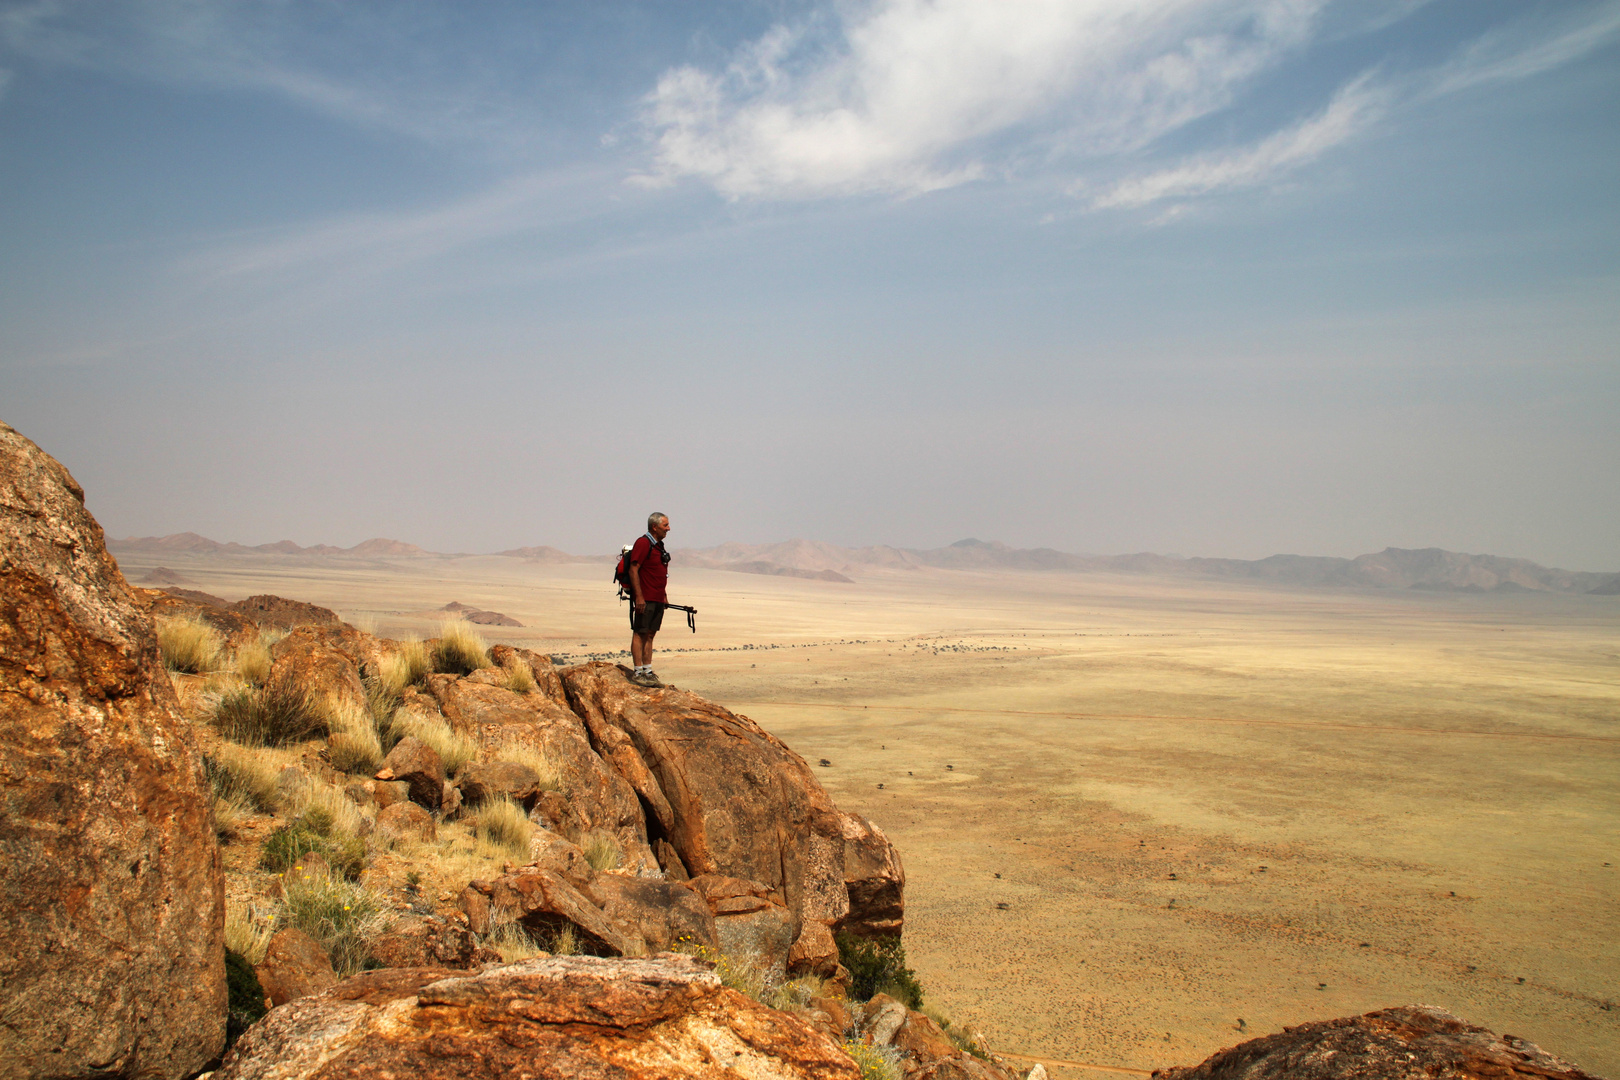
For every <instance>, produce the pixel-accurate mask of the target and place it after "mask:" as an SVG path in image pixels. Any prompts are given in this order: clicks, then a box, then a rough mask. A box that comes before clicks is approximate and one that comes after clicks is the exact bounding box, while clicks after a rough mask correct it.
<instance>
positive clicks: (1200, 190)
mask: <svg viewBox="0 0 1620 1080" xmlns="http://www.w3.org/2000/svg"><path fill="white" fill-rule="evenodd" d="M1389 100H1390V91H1389V89H1388V88H1387V87H1378V86H1375V85H1373V83H1372V76H1371V75H1370V74H1368V75H1363V76H1362V77H1361V78H1359V79H1357V80H1355V81H1354V82H1352V83H1350V84H1349V85H1348V86H1346V87H1344V88H1343V89H1341V90H1340V91H1339V92H1338V93H1337V94H1335V95H1334V97H1333V100H1332V101H1331V102H1329V103H1328V106H1327V108H1325V109H1323V110H1322V111H1321V112H1320V113H1318V114H1317V115H1316V116H1313V117H1311V118H1310V119H1308V120H1305V121H1302V122H1301V123H1298V124H1295V125H1294V126H1293V127H1290V128H1285V129H1283V130H1282V131H1279V132H1276V133H1275V134H1273V135H1271V136H1268V137H1267V138H1265V139H1264V140H1262V141H1261V142H1259V143H1258V144H1256V145H1255V146H1252V147H1249V148H1247V149H1243V150H1237V151H1232V152H1227V153H1219V154H1209V155H1204V156H1201V157H1197V158H1193V159H1191V160H1189V161H1186V162H1183V163H1182V164H1180V165H1176V166H1174V167H1173V168H1169V169H1163V170H1161V171H1159V172H1155V173H1149V174H1148V175H1146V176H1139V177H1134V178H1132V179H1129V180H1125V181H1122V182H1120V183H1118V184H1115V185H1114V186H1113V187H1112V188H1111V189H1109V190H1108V191H1107V192H1106V193H1105V194H1103V195H1100V196H1098V197H1097V198H1095V199H1093V200H1092V206H1094V207H1096V208H1098V209H1107V208H1130V207H1137V206H1146V205H1148V204H1149V203H1155V202H1159V201H1160V200H1162V199H1179V198H1187V197H1189V196H1194V195H1203V194H1206V193H1207V192H1211V191H1215V190H1217V189H1223V188H1227V189H1229V188H1241V187H1252V186H1254V185H1256V184H1261V183H1265V182H1267V181H1269V180H1272V179H1273V178H1275V177H1276V176H1278V175H1279V174H1281V173H1284V172H1286V171H1288V170H1290V169H1294V168H1298V167H1299V166H1301V165H1304V164H1305V163H1306V162H1309V161H1314V160H1315V159H1316V158H1318V157H1320V156H1321V155H1322V154H1324V153H1325V152H1327V151H1328V150H1331V149H1332V148H1334V147H1335V146H1338V145H1339V144H1341V143H1343V142H1345V141H1346V140H1348V139H1350V138H1351V137H1353V136H1354V135H1356V134H1358V133H1360V132H1361V131H1362V130H1363V129H1365V128H1366V127H1367V126H1368V125H1370V124H1371V123H1373V122H1374V121H1375V120H1377V119H1378V117H1379V116H1381V115H1382V114H1383V111H1384V109H1385V107H1386V106H1387V105H1388V103H1389Z"/></svg>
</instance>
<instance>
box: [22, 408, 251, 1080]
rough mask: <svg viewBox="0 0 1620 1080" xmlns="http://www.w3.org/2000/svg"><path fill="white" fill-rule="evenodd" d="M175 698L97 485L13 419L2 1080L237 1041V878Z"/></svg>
mask: <svg viewBox="0 0 1620 1080" xmlns="http://www.w3.org/2000/svg"><path fill="white" fill-rule="evenodd" d="M177 706H178V703H177V702H176V700H175V696H174V691H173V689H172V688H171V687H170V685H169V680H168V676H167V675H166V674H165V672H164V670H163V664H162V661H161V660H160V658H159V655H158V647H157V637H156V635H155V633H154V632H153V628H152V621H151V617H150V615H149V614H148V613H147V612H146V610H145V608H144V607H143V606H142V605H141V604H139V603H138V602H137V601H136V599H135V597H134V596H133V595H132V593H131V591H130V587H129V585H128V584H127V583H126V582H125V581H124V577H123V575H122V574H121V573H119V570H118V564H117V563H116V562H114V561H113V559H112V557H111V556H110V555H108V554H107V549H106V546H105V538H104V536H103V534H102V531H101V527H100V526H99V525H97V524H96V522H95V519H94V518H92V517H91V516H90V513H89V511H87V510H86V509H85V506H84V492H83V491H82V490H81V489H80V487H79V485H78V484H77V483H75V482H74V480H73V478H72V477H71V476H69V475H68V472H67V470H66V469H64V468H63V467H62V466H61V465H60V464H59V463H58V462H57V461H55V460H54V459H53V458H51V457H50V456H49V455H48V454H46V453H45V452H44V451H42V450H40V449H39V448H38V447H37V446H35V445H34V444H33V443H32V442H30V441H29V440H27V439H25V438H24V437H22V436H21V435H19V434H17V432H16V431H14V430H13V429H12V428H10V427H8V426H6V425H5V424H0V775H3V778H4V784H3V791H4V800H5V803H4V807H5V809H4V813H3V814H0V923H3V924H4V926H5V928H6V930H5V939H6V946H5V948H4V949H0V1076H5V1077H7V1078H14V1077H15V1078H22V1077H59V1076H78V1075H89V1074H92V1073H97V1074H117V1075H128V1076H133V1075H136V1074H150V1075H154V1076H162V1077H173V1076H182V1075H186V1074H189V1073H193V1072H195V1071H197V1070H198V1069H200V1068H202V1066H203V1065H205V1064H206V1063H207V1062H208V1061H209V1060H210V1059H211V1058H213V1057H214V1055H216V1054H217V1053H218V1052H219V1049H220V1047H221V1046H222V1045H223V1044H224V1041H225V1017H226V993H225V948H224V940H223V934H224V922H225V892H224V877H223V875H222V872H221V866H220V852H219V846H218V844H217V842H216V841H215V839H214V820H213V811H212V799H211V797H210V794H209V789H208V784H207V781H206V780H205V778H204V775H203V767H202V758H201V756H200V755H199V754H198V752H197V749H196V747H195V745H194V744H193V742H192V737H191V733H190V731H189V730H188V728H187V726H186V725H185V724H184V723H183V722H182V721H181V720H180V719H179V717H178V713H177Z"/></svg>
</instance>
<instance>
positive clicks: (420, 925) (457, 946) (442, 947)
mask: <svg viewBox="0 0 1620 1080" xmlns="http://www.w3.org/2000/svg"><path fill="white" fill-rule="evenodd" d="M369 951H370V953H371V958H372V959H373V960H375V961H376V962H377V963H378V965H380V966H381V967H446V968H475V967H481V966H482V965H484V964H498V963H500V960H501V954H500V953H498V952H496V951H495V950H493V949H486V948H483V947H481V946H480V945H479V944H478V942H477V940H476V939H475V938H474V937H473V934H472V931H471V930H468V929H467V928H466V927H465V926H459V925H457V924H455V923H452V922H447V921H446V920H444V919H441V918H439V917H438V916H437V915H427V916H424V917H422V918H414V917H412V918H405V919H401V920H399V921H398V922H396V923H395V924H394V925H393V927H392V928H390V929H389V931H388V933H386V934H380V935H378V936H377V937H375V938H373V939H372V941H371V946H370V949H369Z"/></svg>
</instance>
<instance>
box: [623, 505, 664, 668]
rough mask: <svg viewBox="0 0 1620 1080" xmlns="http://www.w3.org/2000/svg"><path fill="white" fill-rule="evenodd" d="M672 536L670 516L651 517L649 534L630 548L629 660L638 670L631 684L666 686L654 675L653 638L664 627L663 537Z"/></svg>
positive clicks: (639, 538)
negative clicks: (670, 532) (670, 533)
mask: <svg viewBox="0 0 1620 1080" xmlns="http://www.w3.org/2000/svg"><path fill="white" fill-rule="evenodd" d="M668 535H669V516H668V515H667V514H649V515H648V516H647V533H646V535H645V536H641V537H638V538H637V539H636V542H635V544H634V545H633V546H632V547H631V548H630V557H629V559H628V562H629V564H630V573H629V575H628V576H629V578H630V659H631V660H632V661H633V662H634V663H635V665H636V670H635V671H633V672H632V673H631V674H630V681H631V682H633V683H635V684H636V685H637V686H663V685H664V684H663V682H661V681H660V680H659V678H658V676H657V675H654V674H653V669H652V654H653V637H654V636H655V635H656V634H657V633H658V628H659V627H660V626H662V625H663V624H664V607H665V605H666V604H668V603H669V595H668V594H667V593H666V592H665V591H664V587H665V585H666V584H667V583H668V582H669V552H667V551H665V550H664V537H666V536H668Z"/></svg>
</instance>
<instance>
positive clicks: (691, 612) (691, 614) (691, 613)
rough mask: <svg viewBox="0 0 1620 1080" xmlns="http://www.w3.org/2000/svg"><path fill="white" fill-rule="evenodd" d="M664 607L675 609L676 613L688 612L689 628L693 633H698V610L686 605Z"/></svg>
mask: <svg viewBox="0 0 1620 1080" xmlns="http://www.w3.org/2000/svg"><path fill="white" fill-rule="evenodd" d="M664 606H665V607H668V608H674V609H675V610H676V611H684V612H686V626H687V628H688V629H689V630H691V631H692V633H694V634H695V633H697V608H695V607H687V606H686V605H685V604H665V605H664Z"/></svg>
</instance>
